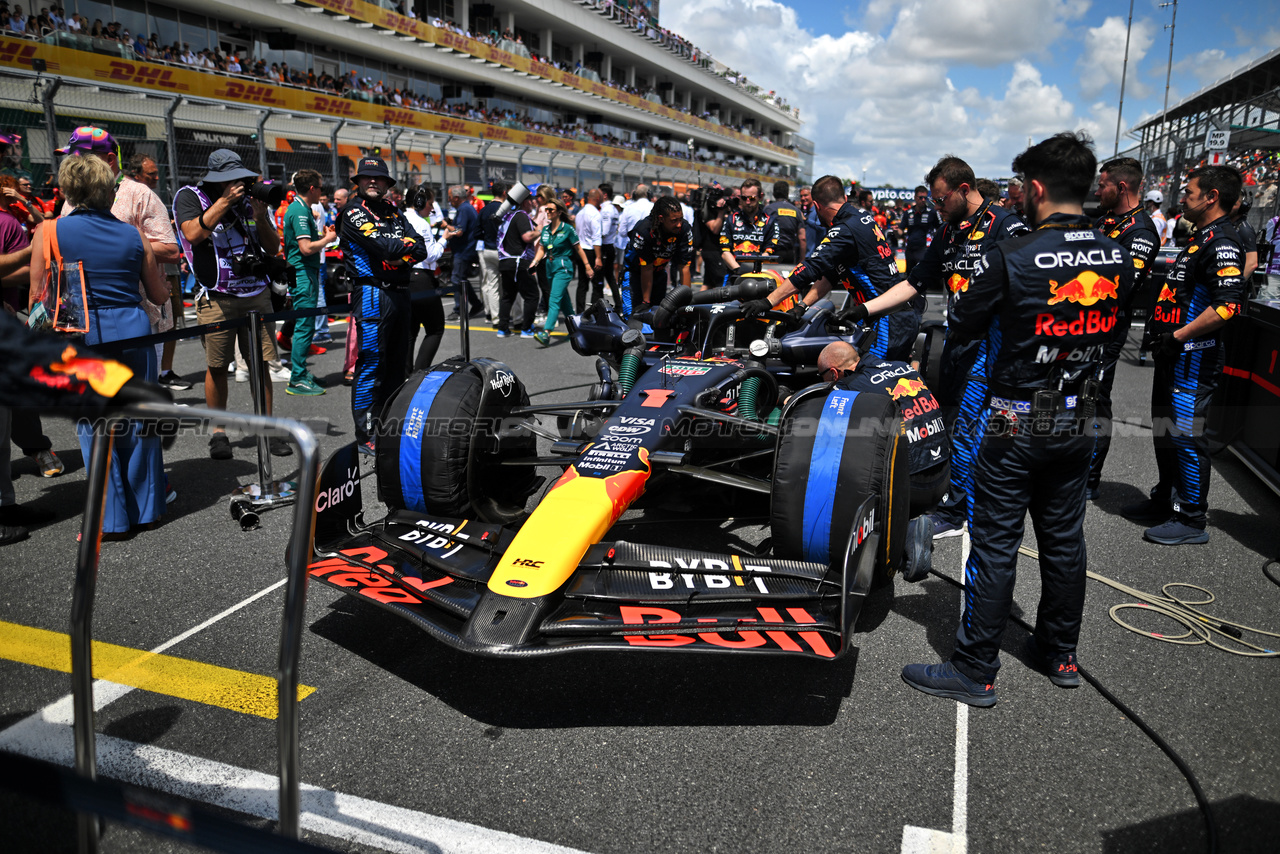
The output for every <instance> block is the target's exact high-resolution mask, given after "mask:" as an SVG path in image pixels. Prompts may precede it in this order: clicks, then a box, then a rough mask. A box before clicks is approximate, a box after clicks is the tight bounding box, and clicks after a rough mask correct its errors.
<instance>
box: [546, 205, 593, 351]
mask: <svg viewBox="0 0 1280 854" xmlns="http://www.w3.org/2000/svg"><path fill="white" fill-rule="evenodd" d="M541 207H542V210H543V211H544V212H545V213H546V214H547V216H548V217H549V220H548V222H547V224H546V225H545V226H544V227H543V229H542V235H541V236H540V237H539V238H538V251H537V252H536V253H534V256H533V262H532V263H531V264H530V266H531V267H537V266H538V265H539V264H541V263H542V259H543V258H547V259H549V260H548V261H547V275H548V276H550V277H551V296H550V298H549V299H548V300H547V322H546V325H545V327H544V328H543V329H542V330H541V331H539V332H536V333H534V336H533V337H534V338H536V339H537V341H538V343H539V344H541V345H542V346H543V347H546V346H547V345H548V344H550V343H551V330H552V329H555V328H556V321H558V320H559V319H560V312H561V310H562V309H561V305H562V304H563V303H564V302H565V301H566V300H567V299H568V292H569V283H570V282H572V281H573V276H574V269H573V253H574V252H577V253H578V255H580V256H581V257H582V264H583V266H585V267H586V268H587V278H588V279H590V278H591V277H592V276H593V275H595V273H594V270H593V268H592V266H591V262H590V261H588V260H587V253H586V252H584V251H583V250H582V245H581V244H580V243H578V232H576V231H574V229H573V226H571V225H569V222H568V219H569V209H568V208H566V207H565V206H564V202H562V201H560V200H559V199H552V200H551V201H548V202H543V203H542V205H541ZM563 310H564V312H565V314H568V313H569V309H563Z"/></svg>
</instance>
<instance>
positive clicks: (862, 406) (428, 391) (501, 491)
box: [310, 273, 910, 659]
mask: <svg viewBox="0 0 1280 854" xmlns="http://www.w3.org/2000/svg"><path fill="white" fill-rule="evenodd" d="M775 280H776V278H771V274H767V273H763V274H755V275H754V276H748V277H744V278H743V279H741V280H739V284H736V285H732V286H729V287H725V288H717V289H714V290H711V291H705V292H702V293H699V294H694V293H693V292H692V291H690V290H689V289H688V288H684V287H681V288H676V289H674V290H673V291H671V292H670V293H669V294H668V295H667V297H666V298H665V299H664V300H663V301H662V303H661V304H660V305H659V306H658V307H657V308H655V309H654V310H653V311H652V313H651V314H649V315H648V316H646V317H637V318H632V319H631V320H630V321H629V322H627V321H624V320H623V319H622V318H620V317H619V316H618V315H617V314H615V313H614V312H613V311H612V310H611V309H609V308H608V307H607V306H606V305H605V304H604V303H598V304H596V305H595V306H593V307H592V308H590V309H589V310H588V311H587V312H586V313H585V314H583V315H580V316H576V317H573V318H572V319H571V320H570V321H569V330H570V339H571V342H572V345H573V347H574V349H575V350H576V351H577V352H578V353H580V354H582V355H583V356H587V357H595V358H596V360H597V361H596V368H597V371H598V373H599V378H600V381H599V382H598V383H596V384H595V385H594V387H593V388H592V389H591V391H590V393H589V394H587V395H586V398H585V399H583V400H580V401H575V402H569V403H551V404H536V405H535V404H531V403H530V401H529V396H528V394H527V392H526V390H525V387H524V385H523V384H522V383H521V381H520V380H519V379H518V378H517V377H516V375H515V373H514V372H513V371H512V370H511V369H510V368H509V367H507V366H505V365H503V364H501V363H500V362H497V361H494V360H492V359H485V358H478V359H474V360H472V361H469V362H463V361H461V360H454V361H446V362H444V363H442V364H440V365H437V366H436V367H434V368H432V369H431V370H430V371H425V372H419V373H417V374H415V375H414V376H413V377H411V378H410V379H409V381H408V382H407V383H406V384H405V385H404V386H403V387H402V388H401V389H400V390H399V391H398V392H397V394H396V396H395V397H394V398H393V399H392V400H391V401H390V402H389V404H388V405H387V408H386V410H385V411H384V413H383V419H382V421H383V425H384V429H383V432H382V433H381V434H380V435H379V438H378V441H377V455H376V457H375V463H374V466H375V469H376V476H377V485H378V498H379V500H380V501H381V502H382V503H384V504H385V505H386V506H387V509H388V511H389V512H388V513H387V514H386V515H385V517H384V518H382V519H381V520H379V521H377V522H374V523H366V522H365V521H364V518H363V513H362V510H363V508H362V503H361V497H360V487H359V478H360V468H359V463H358V458H357V456H356V453H355V446H354V445H351V446H348V447H347V448H345V449H343V450H340V451H339V452H338V453H336V454H335V455H334V456H333V457H332V458H331V459H330V460H329V462H328V463H327V464H326V466H325V470H324V472H323V474H322V476H321V490H320V494H319V498H318V500H317V504H316V511H317V521H316V539H315V543H316V551H315V556H314V560H313V562H312V564H311V570H310V573H311V576H312V577H313V578H315V579H316V580H318V581H321V582H323V583H325V584H328V585H331V586H333V587H335V588H338V589H339V590H342V591H344V592H346V593H349V594H351V595H353V596H357V597H360V598H363V599H366V600H368V601H370V602H373V603H376V604H377V605H379V606H381V607H382V608H385V609H387V610H389V611H391V612H393V613H395V614H397V615H398V616H400V617H403V618H405V619H408V620H410V621H412V622H414V623H415V624H417V625H418V626H419V627H421V628H422V629H423V630H425V631H426V632H427V633H428V634H430V635H431V636H432V637H434V638H436V639H437V640H439V641H441V642H443V643H446V644H448V645H450V646H452V647H456V648H458V649H461V650H465V651H468V652H472V653H476V654H480V655H485V656H509V657H522V656H533V655H545V654H552V653H560V652H569V651H574V650H616V649H627V650H661V651H681V652H716V653H730V652H731V653H761V654H789V655H796V656H808V657H812V658H819V659H834V658H837V657H839V656H840V655H841V654H843V653H844V652H845V651H846V650H847V649H848V648H849V640H850V636H851V633H852V631H853V627H854V623H855V621H856V619H857V616H858V612H859V608H860V606H861V604H862V601H863V599H864V598H865V597H866V596H867V594H868V592H869V591H870V590H871V588H872V586H873V585H874V584H878V583H885V582H887V581H888V580H889V579H891V577H892V576H893V574H894V573H895V572H896V571H897V570H898V569H899V567H900V566H901V564H902V562H903V560H904V556H905V554H906V551H907V550H906V549H905V548H904V538H905V536H906V523H907V507H908V501H909V492H910V489H909V482H908V480H907V478H908V467H907V464H906V459H905V444H906V443H905V441H904V440H903V439H902V416H901V413H900V411H899V410H898V408H897V405H896V404H895V401H894V400H893V398H892V397H891V396H889V395H875V394H869V393H867V394H859V393H857V392H852V391H845V390H842V389H839V388H835V387H833V386H831V385H829V384H823V383H821V382H819V378H818V376H817V371H816V370H815V367H814V366H815V364H816V361H817V356H818V353H819V352H821V350H822V348H823V347H825V346H826V345H827V344H829V343H831V342H833V341H837V340H843V341H847V342H850V343H857V342H858V341H859V340H860V338H861V337H862V336H863V335H864V334H866V333H865V332H864V331H863V330H862V329H861V328H859V327H855V326H850V325H846V324H843V323H842V322H840V321H839V320H838V318H837V317H836V316H835V315H834V314H833V312H832V311H831V310H830V308H831V306H830V304H827V306H826V307H819V308H815V309H811V310H810V311H809V312H808V314H807V315H806V316H805V317H804V318H803V319H800V318H796V317H794V316H793V315H792V314H790V313H779V312H769V313H767V314H765V315H764V316H762V317H759V318H747V317H744V315H743V313H742V311H741V310H740V302H741V301H745V300H749V299H755V298H758V297H759V296H761V295H763V294H764V293H767V292H768V291H769V290H770V289H772V287H774V282H775ZM784 397H785V398H786V399H785V401H784V400H783V398H784ZM547 424H551V425H554V427H555V429H554V430H553V429H551V428H550V427H548V426H546V425H547ZM539 437H542V438H543V439H544V440H548V439H549V440H550V448H549V452H544V453H542V454H541V455H540V454H539V442H538V439H539ZM543 447H544V448H545V447H546V445H545V441H544V443H543ZM548 467H554V469H559V470H560V474H559V475H558V476H556V477H554V479H551V478H544V477H542V476H540V475H539V472H540V471H546V470H547V468H548ZM672 478H691V479H696V480H699V481H703V482H706V483H710V484H713V485H714V488H715V489H717V490H743V491H747V492H754V493H759V494H762V495H767V496H768V497H769V506H770V510H769V520H770V525H771V528H772V537H771V543H772V551H771V553H768V554H764V555H759V554H752V553H747V552H741V551H733V550H729V549H728V548H726V547H724V546H722V547H720V548H719V549H716V550H709V551H698V550H690V549H685V548H676V547H672V546H669V545H663V544H653V543H641V542H632V541H630V540H627V539H620V538H616V537H613V536H611V534H610V532H611V529H612V528H614V526H615V523H617V522H618V520H619V518H620V517H621V516H622V515H623V513H625V512H626V511H627V510H628V508H631V507H632V505H633V503H635V502H636V501H637V499H639V498H640V497H641V495H642V494H643V493H645V492H646V490H650V489H653V488H654V487H655V486H656V485H658V484H660V483H662V482H663V481H667V480H668V479H672ZM535 496H536V497H535Z"/></svg>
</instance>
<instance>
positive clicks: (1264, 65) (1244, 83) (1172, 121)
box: [1122, 48, 1280, 227]
mask: <svg viewBox="0 0 1280 854" xmlns="http://www.w3.org/2000/svg"><path fill="white" fill-rule="evenodd" d="M1210 131H1218V132H1226V140H1227V147H1226V148H1225V149H1223V150H1221V151H1218V152H1215V151H1211V150H1210V149H1209V148H1208V141H1209V140H1208V137H1209V132H1210ZM1129 135H1130V136H1131V137H1133V138H1135V139H1137V140H1139V144H1138V146H1137V147H1136V148H1133V149H1130V150H1129V151H1126V152H1122V153H1124V154H1127V155H1128V156H1131V157H1136V158H1138V159H1139V160H1140V161H1141V162H1142V163H1143V166H1144V168H1145V171H1146V174H1147V176H1148V178H1147V186H1148V188H1153V189H1159V190H1161V191H1162V192H1163V193H1164V196H1165V204H1166V206H1172V207H1176V205H1177V201H1178V192H1179V189H1180V188H1181V186H1182V183H1183V182H1184V181H1185V177H1186V174H1187V173H1188V172H1190V171H1191V170H1192V169H1195V168H1196V167H1198V166H1203V165H1205V164H1208V163H1212V162H1222V163H1224V164H1228V165H1231V166H1235V167H1236V168H1238V169H1239V170H1240V171H1241V173H1242V174H1243V175H1244V179H1245V195H1246V199H1247V200H1248V201H1250V202H1251V203H1252V204H1253V208H1252V210H1251V211H1250V214H1249V216H1250V221H1251V222H1253V224H1254V225H1255V227H1258V226H1260V225H1261V224H1262V223H1264V222H1265V221H1266V220H1269V219H1270V218H1271V217H1273V216H1275V215H1276V214H1277V213H1280V210H1278V208H1280V197H1278V195H1277V192H1276V188H1277V184H1278V183H1280V48H1277V49H1275V50H1272V51H1271V52H1270V53H1268V54H1266V55H1265V56H1262V57H1260V58H1259V59H1257V60H1254V61H1253V62H1251V63H1249V64H1248V65H1245V66H1242V67H1241V68H1238V69H1237V70H1235V71H1233V72H1232V73H1231V74H1229V75H1227V76H1226V77H1224V78H1222V79H1221V80H1218V81H1217V82H1215V83H1213V84H1211V85H1209V86H1206V87H1205V88H1203V89H1201V90H1200V91H1199V92H1196V93H1194V94H1192V95H1189V96H1188V97H1186V98H1183V99H1182V100H1181V101H1179V102H1178V103H1176V104H1174V105H1172V106H1170V107H1169V109H1168V111H1167V112H1161V113H1157V114H1155V115H1154V116H1151V117H1149V118H1146V119H1144V120H1143V121H1141V122H1140V123H1138V124H1137V125H1136V126H1135V127H1134V128H1133V129H1131V130H1130V131H1129ZM1219 138H1221V137H1219Z"/></svg>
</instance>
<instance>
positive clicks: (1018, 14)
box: [886, 0, 1089, 66]
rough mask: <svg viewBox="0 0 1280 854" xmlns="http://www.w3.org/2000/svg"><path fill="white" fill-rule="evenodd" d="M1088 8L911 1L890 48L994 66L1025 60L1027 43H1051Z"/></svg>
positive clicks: (1033, 2) (1024, 0)
mask: <svg viewBox="0 0 1280 854" xmlns="http://www.w3.org/2000/svg"><path fill="white" fill-rule="evenodd" d="M886 5H887V4H886ZM1088 9H1089V3H1088V2H1073V0H1017V2H1009V0H969V2H964V3H956V2H954V0H906V2H902V3H901V7H900V8H899V10H898V14H897V18H896V20H895V21H894V25H893V31H892V33H891V34H890V36H889V40H888V45H889V47H890V48H891V49H892V50H893V51H894V52H895V53H901V54H902V55H904V56H909V57H914V58H917V59H928V60H947V61H952V62H966V63H970V64H973V65H978V66H995V65H1000V64H1002V63H1005V62H1009V61H1010V60H1013V59H1016V58H1018V57H1020V56H1022V55H1023V54H1025V53H1026V52H1027V46H1028V44H1031V43H1035V44H1036V45H1037V46H1040V47H1047V46H1049V45H1051V44H1052V43H1053V42H1055V41H1057V39H1058V37H1059V36H1061V35H1062V34H1063V32H1064V31H1065V29H1066V27H1067V24H1068V23H1070V22H1071V21H1074V20H1076V19H1078V18H1080V17H1081V16H1082V15H1084V13H1085V12H1087V11H1088Z"/></svg>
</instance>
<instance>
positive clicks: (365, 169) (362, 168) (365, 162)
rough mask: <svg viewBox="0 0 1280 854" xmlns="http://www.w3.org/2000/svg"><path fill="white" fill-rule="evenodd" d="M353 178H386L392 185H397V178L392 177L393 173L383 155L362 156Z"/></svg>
mask: <svg viewBox="0 0 1280 854" xmlns="http://www.w3.org/2000/svg"><path fill="white" fill-rule="evenodd" d="M352 177H353V178H360V177H369V178H386V179H387V180H388V181H390V182H391V186H393V187H394V186H395V184H396V179H395V178H392V177H391V173H390V172H388V171H387V161H385V160H383V159H382V158H381V157H361V158H360V165H359V166H358V167H356V174H355V175H353V176H352Z"/></svg>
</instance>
